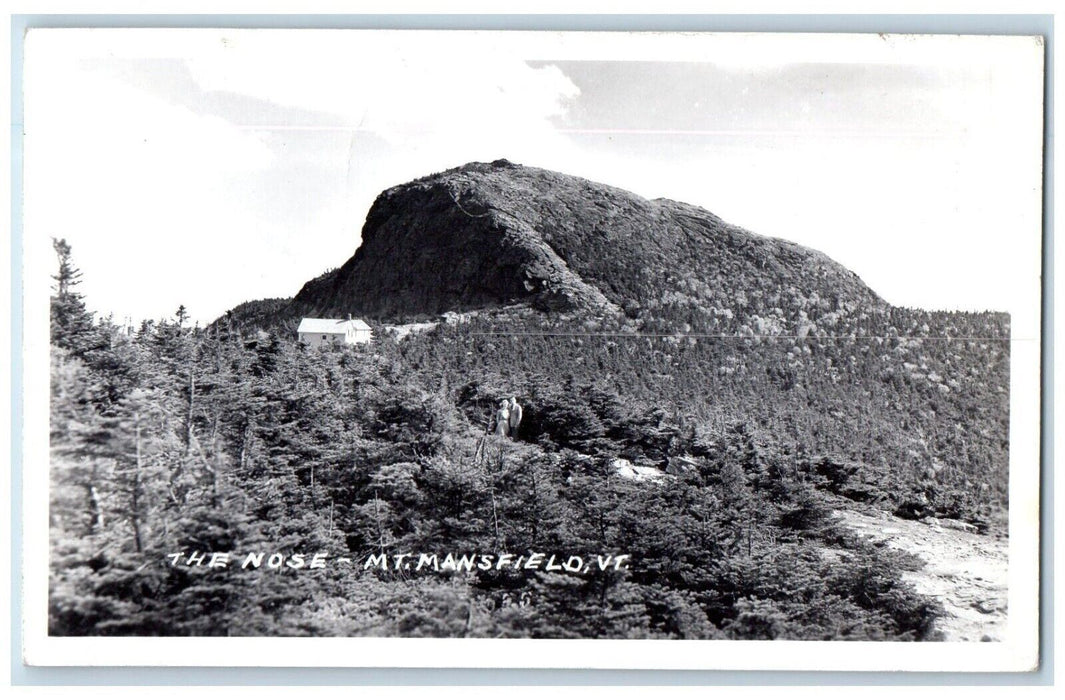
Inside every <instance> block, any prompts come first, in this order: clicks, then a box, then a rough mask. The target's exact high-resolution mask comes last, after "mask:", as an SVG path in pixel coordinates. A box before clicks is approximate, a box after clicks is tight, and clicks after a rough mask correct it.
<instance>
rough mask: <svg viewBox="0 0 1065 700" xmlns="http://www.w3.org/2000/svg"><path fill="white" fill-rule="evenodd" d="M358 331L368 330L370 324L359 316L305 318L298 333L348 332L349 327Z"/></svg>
mask: <svg viewBox="0 0 1065 700" xmlns="http://www.w3.org/2000/svg"><path fill="white" fill-rule="evenodd" d="M349 328H350V329H351V330H356V331H368V330H370V326H368V325H367V324H366V321H363V320H362V319H359V318H353V319H348V320H344V319H340V318H305V319H303V320H302V321H300V327H299V330H297V331H296V332H297V333H347V331H348V329H349Z"/></svg>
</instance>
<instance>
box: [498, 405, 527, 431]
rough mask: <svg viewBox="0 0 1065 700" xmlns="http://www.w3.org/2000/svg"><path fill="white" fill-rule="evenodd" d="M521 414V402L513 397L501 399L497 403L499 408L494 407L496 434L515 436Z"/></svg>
mask: <svg viewBox="0 0 1065 700" xmlns="http://www.w3.org/2000/svg"><path fill="white" fill-rule="evenodd" d="M521 414H522V410H521V404H519V403H518V400H517V399H516V398H515V397H513V396H511V397H510V398H509V399H503V400H502V401H501V402H500V403H499V408H498V409H496V429H495V433H496V435H502V436H504V437H508V436H509V437H517V435H518V426H520V425H521Z"/></svg>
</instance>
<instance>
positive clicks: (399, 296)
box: [286, 161, 883, 323]
mask: <svg viewBox="0 0 1065 700" xmlns="http://www.w3.org/2000/svg"><path fill="white" fill-rule="evenodd" d="M811 303H813V304H815V305H816V306H818V308H820V309H821V310H822V311H823V312H830V311H834V310H843V309H844V308H846V309H853V308H858V307H862V308H868V307H871V306H882V305H883V302H882V301H881V300H880V299H879V298H878V297H877V295H876V294H874V293H873V292H872V291H871V290H870V289H869V288H868V287H866V286H865V285H864V284H863V283H862V282H861V280H859V279H858V277H857V276H856V275H854V274H853V273H851V272H850V271H848V270H846V269H845V268H843V267H842V266H840V265H838V264H837V263H835V262H833V261H832V260H830V259H829V258H828V257H827V256H825V255H823V254H821V253H819V252H817V251H814V250H810V249H807V248H803V247H801V246H798V245H795V244H793V243H789V242H787V241H783V240H778V239H771V238H766V237H763V236H758V235H755V234H753V233H750V232H748V231H745V230H743V229H741V228H739V227H736V226H733V225H730V224H727V223H725V222H724V221H722V220H721V219H720V218H718V217H717V216H715V215H713V214H711V213H710V212H708V211H705V210H703V209H700V208H698V207H694V206H690V205H687V204H682V203H679V202H674V201H670V200H662V199H660V200H654V201H649V200H646V199H643V198H641V197H638V196H636V195H634V194H632V193H629V192H625V191H623V190H620V189H617V188H614V187H609V186H607V185H601V184H597V183H594V182H590V181H588V180H584V179H581V178H577V177H572V176H569V175H564V174H561V173H556V172H551V171H548V170H541V169H538V168H530V167H523V166H519V165H515V164H513V163H510V162H508V161H495V162H493V163H470V164H468V165H465V166H462V167H459V168H455V169H453V170H448V171H446V172H443V173H438V174H435V175H431V176H429V177H425V178H421V179H419V180H415V181H413V182H410V183H407V184H404V185H399V186H397V187H393V188H391V189H388V190H386V191H385V192H383V193H381V195H380V196H378V198H377V201H376V202H375V203H374V205H373V207H372V208H371V210H370V212H369V214H368V216H367V219H366V224H365V227H364V228H363V231H362V245H361V246H360V247H359V249H358V250H357V251H356V252H355V254H354V256H352V257H351V259H349V260H348V261H347V262H346V263H344V264H343V265H342V266H341V267H340V268H337V269H336V270H333V271H331V272H328V273H326V274H324V275H322V276H321V277H319V278H317V279H315V280H312V281H310V282H308V283H307V284H306V285H305V286H304V287H303V288H302V289H301V290H300V292H299V294H297V296H296V297H295V298H294V299H293V301H292V303H291V304H290V305H289V307H288V308H287V309H286V313H288V314H290V315H292V316H296V315H318V316H343V315H346V314H349V313H350V314H356V315H360V316H365V317H369V318H375V319H396V318H402V317H411V316H418V315H432V314H439V313H442V312H444V311H449V310H457V311H466V310H473V309H491V308H495V307H500V306H504V305H511V304H527V305H529V306H531V307H533V308H536V309H540V310H543V311H588V312H590V313H597V314H624V315H626V316H629V317H631V318H654V317H657V316H663V315H664V316H670V317H680V316H684V315H685V314H688V315H694V316H707V317H711V316H713V315H714V314H719V313H725V312H729V311H730V310H732V311H735V312H736V313H738V314H741V315H746V316H752V315H756V314H761V315H762V316H763V317H768V316H779V317H780V321H781V322H785V319H791V321H793V322H796V323H797V322H798V319H797V318H796V315H797V314H798V312H799V311H800V310H801V309H803V308H806V307H807V306H809V305H810V304H811Z"/></svg>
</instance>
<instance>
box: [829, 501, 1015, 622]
mask: <svg viewBox="0 0 1065 700" xmlns="http://www.w3.org/2000/svg"><path fill="white" fill-rule="evenodd" d="M834 512H835V515H836V516H838V517H839V518H840V520H841V521H842V523H843V524H844V525H845V526H846V527H848V528H850V529H851V530H853V531H854V532H856V533H858V534H860V535H863V536H866V537H868V538H870V539H871V540H873V541H874V542H876V543H882V544H883V545H885V546H888V547H892V548H894V549H898V550H901V551H904V552H908V553H910V554H913V555H916V556H917V557H919V558H920V559H921V560H922V561H923V562H924V566H923V567H922V568H920V569H919V570H917V571H910V572H906V574H905V578H906V580H908V581H909V582H910V583H912V584H913V586H914V587H915V588H916V589H917V590H918V591H919V592H921V593H923V594H925V595H928V596H930V597H933V598H935V599H936V600H938V601H939V602H940V604H941V605H942V606H943V608H944V611H945V614H944V615H943V617H941V618H940V619H939V620H938V621H937V623H936V628H937V630H938V631H939V632H941V633H942V635H943V638H944V641H953V642H964V641H973V642H979V641H1000V640H1001V639H1002V636H1003V634H1004V633H1005V629H1006V619H1007V610H1006V604H1007V595H1006V590H1007V571H1008V566H1007V563H1008V542H1007V540H1006V538H1005V537H1002V536H994V535H980V534H977V533H976V532H972V531H971V529H972V528H971V526H967V525H966V524H965V523H959V522H956V521H948V520H936V519H934V518H928V519H925V520H920V521H916V520H903V519H901V518H897V517H895V516H893V515H890V514H888V513H884V512H880V511H878V512H875V513H874V512H868V513H861V512H856V511H853V510H837V511H834Z"/></svg>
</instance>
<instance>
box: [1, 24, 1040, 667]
mask: <svg viewBox="0 0 1065 700" xmlns="http://www.w3.org/2000/svg"><path fill="white" fill-rule="evenodd" d="M25 42H26V43H25V70H24V74H23V76H22V80H23V82H22V85H23V98H24V107H25V114H24V124H25V128H24V137H23V155H24V166H25V167H24V192H23V195H24V210H23V211H24V220H23V229H22V241H23V244H24V250H23V251H22V255H23V257H22V263H23V279H24V297H23V298H24V307H23V325H24V333H25V335H24V338H25V345H24V348H23V351H24V352H23V364H24V368H25V376H24V386H25V391H24V395H23V397H22V399H23V402H24V415H25V426H24V433H23V457H24V458H23V465H24V469H23V474H22V478H23V481H24V484H25V491H24V494H23V496H24V514H25V518H24V533H25V539H24V543H23V552H24V558H25V560H24V567H23V568H24V589H23V591H22V595H23V603H24V604H23V614H24V620H23V625H24V645H25V658H26V661H27V663H29V664H34V665H65V666H78V665H109V666H114V665H195V666H212V665H217V666H254V665H269V666H387V667H508V668H641V669H643V668H676V669H683V668H692V669H803V670H806V669H811V670H812V669H817V670H913V671H917V670H921V671H928V670H937V671H1021V670H1030V669H1032V668H1033V667H1034V666H1035V665H1036V664H1037V659H1038V636H1037V633H1038V627H1039V613H1038V611H1039V600H1038V583H1039V569H1038V544H1039V540H1038V535H1039V508H1038V503H1039V484H1040V461H1039V455H1040V449H1039V445H1040V423H1039V419H1040V403H1039V401H1040V339H1041V328H1040V304H1041V293H1042V288H1041V278H1040V270H1041V254H1042V249H1041V245H1042V225H1043V222H1042V182H1043V174H1042V163H1043V65H1044V45H1043V40H1042V38H1041V37H1038V36H945V35H941V36H914V35H875V34H831V35H829V34H824V35H816V34H788V33H775V34H768V33H766V34H747V33H668V32H667V33H652V32H648V33H627V32H614V33H608V32H533V31H517V32H514V31H506V32H503V31H499V32H491V31H414V30H390V31H378V30H372V31H371V30H310V29H285V30H280V29H243V30H235V29H132V28H125V29H117V28H116V29H32V30H30V31H29V32H28V34H27V36H26V39H25Z"/></svg>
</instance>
